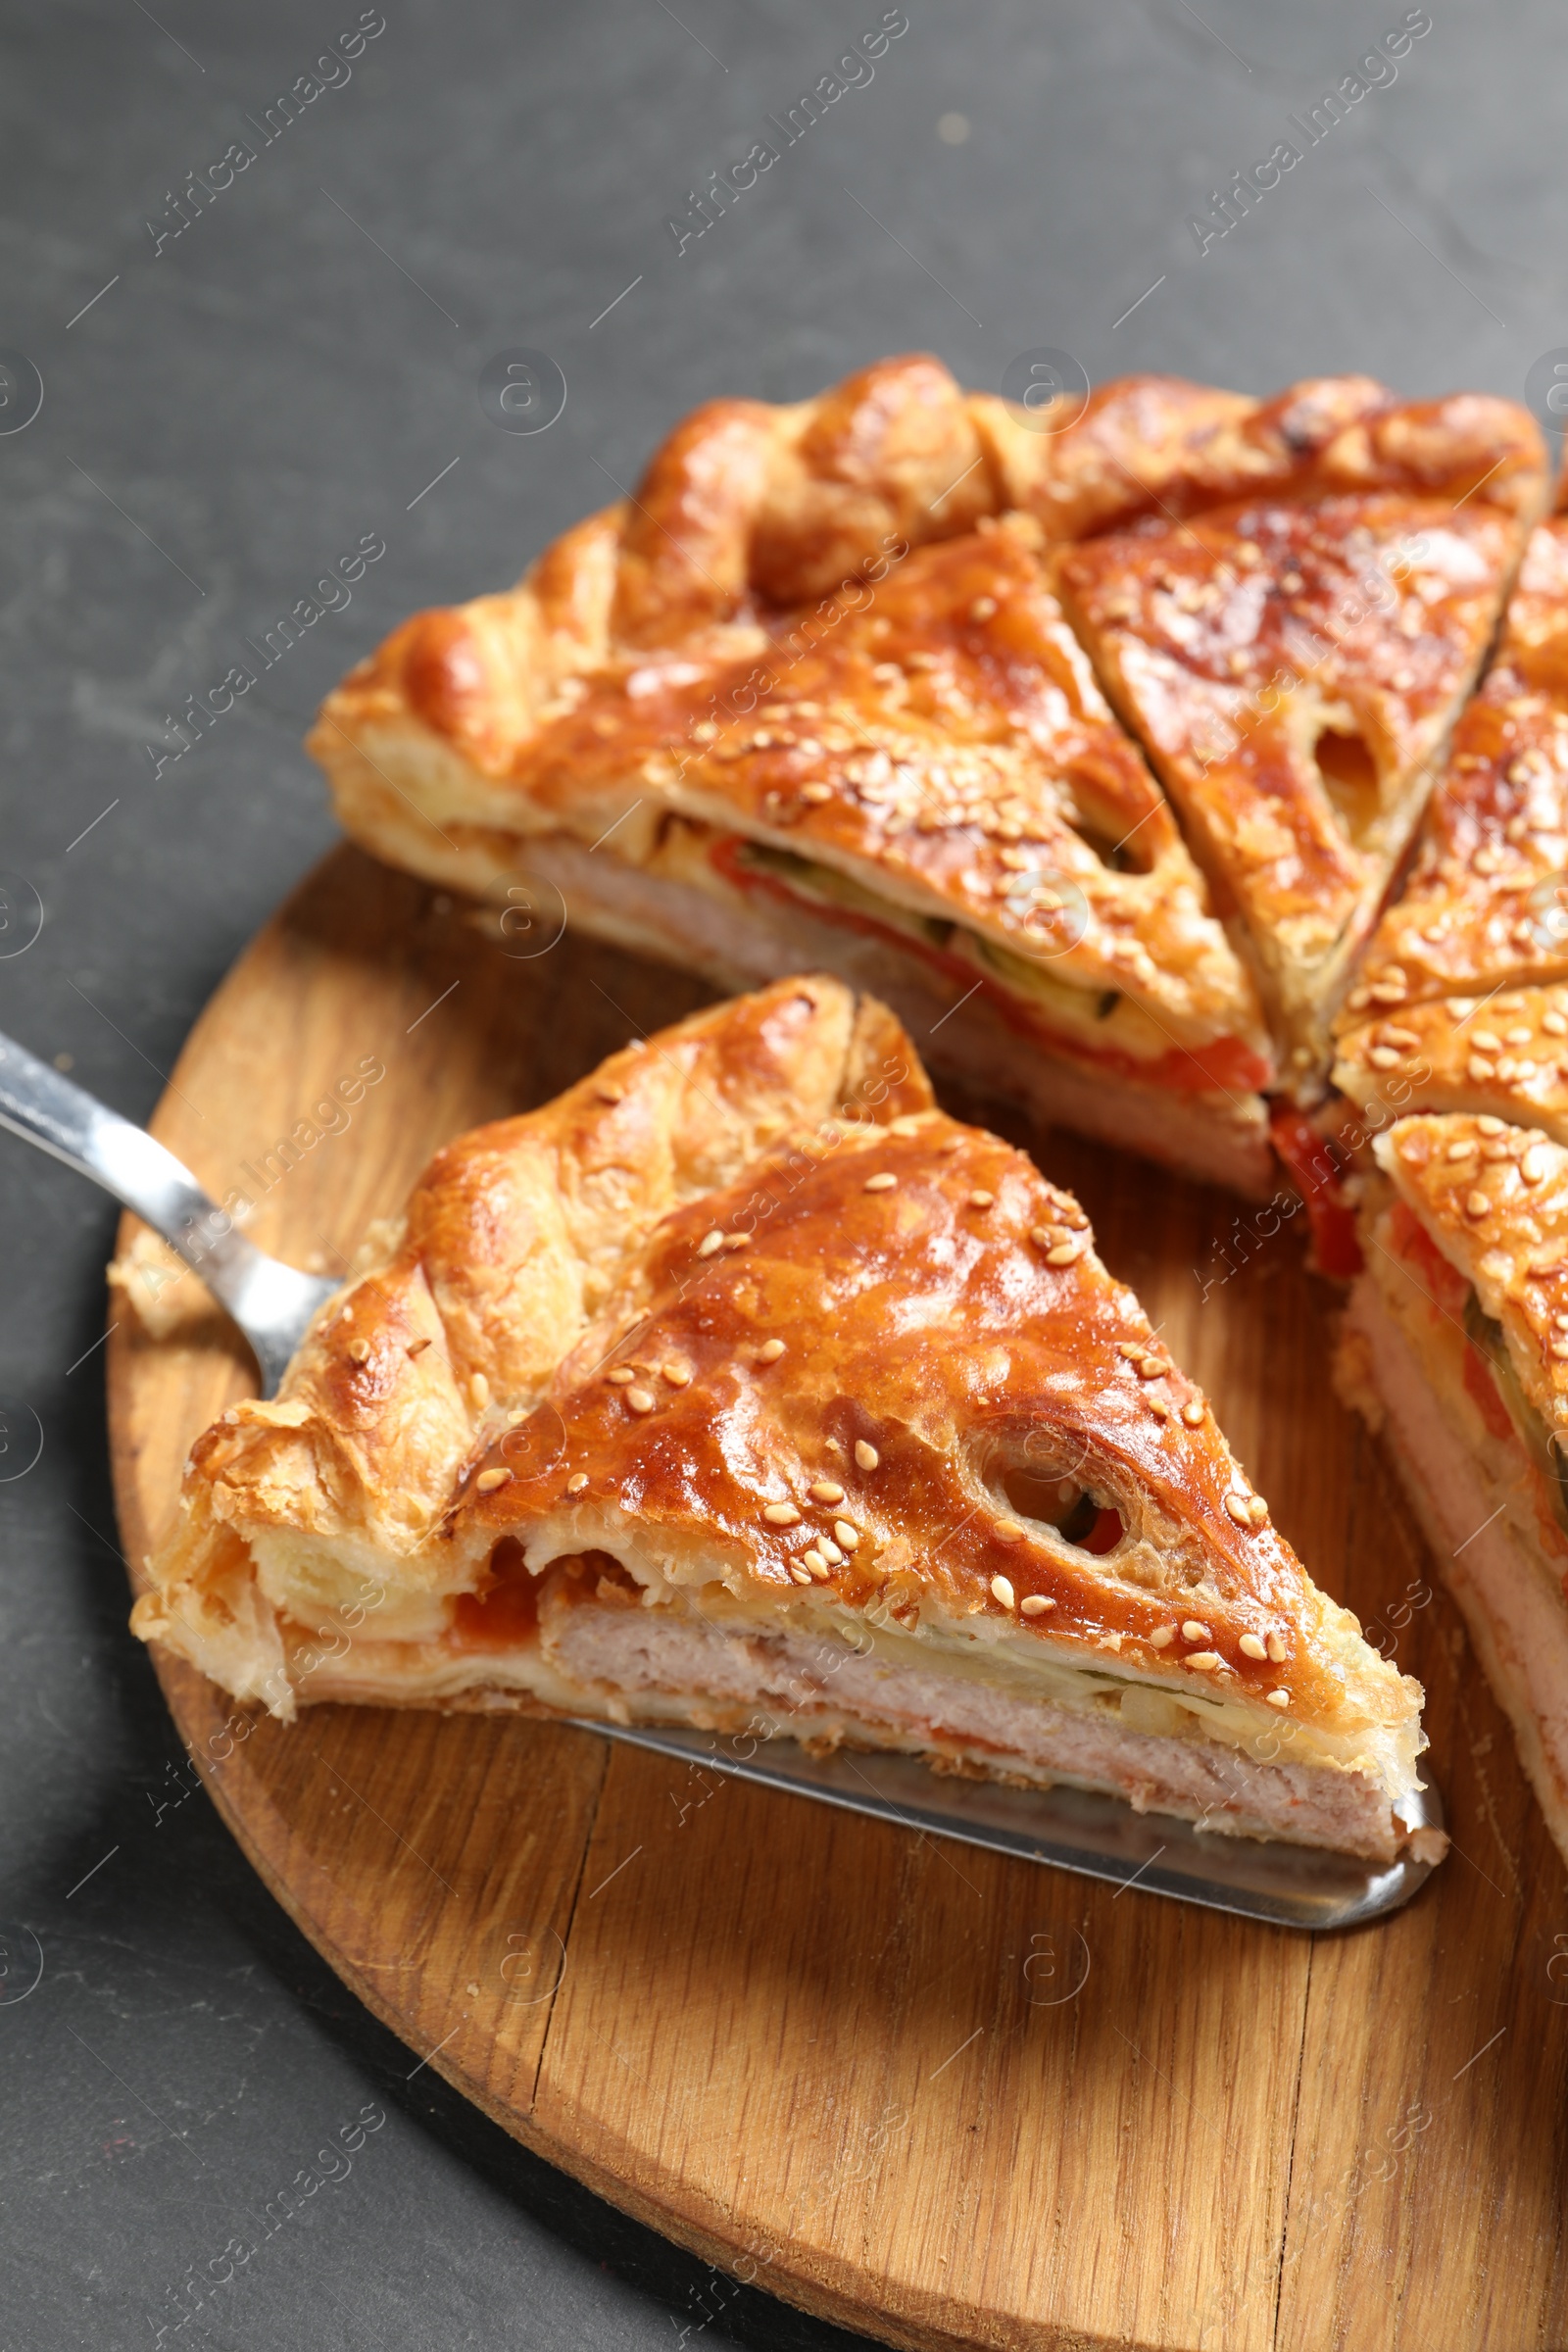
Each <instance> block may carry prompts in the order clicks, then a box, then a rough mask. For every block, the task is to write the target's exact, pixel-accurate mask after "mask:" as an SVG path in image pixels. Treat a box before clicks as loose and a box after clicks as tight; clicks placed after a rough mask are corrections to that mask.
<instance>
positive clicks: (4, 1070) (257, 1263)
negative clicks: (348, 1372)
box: [0, 1035, 338, 1397]
mask: <svg viewBox="0 0 1568 2352" xmlns="http://www.w3.org/2000/svg"><path fill="white" fill-rule="evenodd" d="M0 1127H9V1128H10V1130H11V1132H12V1134H13V1135H20V1136H21V1137H22V1138H23V1140H24V1142H25V1143H29V1144H36V1145H37V1147H38V1149H39V1151H40V1152H52V1153H53V1155H54V1157H55V1158H56V1159H63V1160H64V1161H65V1163H66V1165H67V1167H68V1168H74V1169H75V1170H76V1172H77V1174H78V1175H81V1176H90V1177H91V1178H92V1180H93V1182H94V1184H101V1185H102V1186H103V1188H104V1190H105V1192H106V1193H113V1194H114V1196H115V1199H116V1200H117V1201H123V1202H124V1204H125V1206H126V1207H127V1208H131V1209H134V1210H135V1212H136V1214H137V1216H138V1217H140V1218H141V1219H142V1221H143V1223H144V1224H147V1225H150V1226H151V1227H152V1229H153V1231H154V1232H155V1233H159V1234H162V1236H163V1238H164V1240H165V1241H166V1242H167V1243H168V1244H169V1246H170V1248H171V1249H172V1250H174V1251H176V1252H177V1254H178V1255H179V1256H180V1257H182V1258H183V1259H184V1261H185V1263H186V1265H187V1266H189V1267H190V1269H191V1271H192V1273H194V1274H199V1275H200V1276H201V1278H202V1280H203V1282H204V1283H205V1284H206V1285H207V1288H208V1289H209V1290H210V1291H211V1292H212V1294H213V1297H214V1298H215V1299H217V1300H218V1301H219V1304H220V1305H221V1306H224V1307H226V1308H227V1309H228V1312H229V1313H230V1314H231V1315H232V1316H233V1318H234V1321H235V1322H236V1323H237V1324H238V1325H239V1327H240V1330H241V1331H242V1332H243V1333H244V1334H245V1337H246V1338H247V1340H249V1342H250V1344H251V1348H252V1351H253V1353H254V1354H255V1357H256V1361H257V1365H258V1367H259V1369H260V1371H261V1375H262V1395H263V1396H264V1397H271V1396H273V1395H275V1394H276V1390H277V1384H278V1382H279V1381H280V1380H281V1379H282V1377H283V1373H284V1371H285V1369H286V1367H287V1365H288V1361H289V1358H290V1356H292V1355H293V1353H294V1351H295V1349H296V1348H298V1346H299V1344H300V1342H301V1340H302V1339H303V1338H304V1337H305V1329H306V1326H307V1324H308V1323H309V1322H310V1320H311V1317H312V1316H313V1315H314V1314H315V1313H316V1310H317V1308H318V1307H319V1306H320V1304H321V1303H322V1301H323V1300H324V1299H330V1298H331V1296H332V1293H333V1292H334V1291H335V1290H336V1289H337V1287H338V1286H337V1284H336V1283H335V1282H325V1281H323V1280H322V1279H321V1277H320V1276H319V1275H317V1274H301V1273H299V1272H298V1271H297V1270H296V1269H295V1268H294V1267H293V1266H285V1265H284V1264H283V1263H282V1262H281V1260H280V1259H278V1258H275V1257H269V1256H268V1255H267V1253H266V1251H265V1250H258V1249H257V1247H256V1244H255V1243H254V1242H248V1241H247V1240H246V1239H245V1236H244V1235H243V1234H242V1233H241V1232H240V1231H239V1229H238V1228H237V1226H236V1225H235V1223H234V1220H233V1219H232V1217H228V1216H225V1215H224V1213H223V1211H222V1210H221V1208H220V1207H219V1205H218V1203H217V1201H211V1200H209V1199H208V1197H207V1195H206V1194H205V1193H204V1192H203V1191H202V1188H201V1186H200V1185H199V1184H198V1183H197V1181H196V1179H195V1177H194V1176H193V1175H192V1174H191V1172H190V1170H189V1168H186V1167H182V1166H181V1164H180V1162H179V1161H178V1160H177V1159H176V1158H175V1157H174V1154H173V1153H172V1152H166V1151H165V1149H164V1147H163V1145H162V1144H160V1143H155V1142H154V1140H153V1138H152V1137H151V1136H150V1135H148V1134H147V1133H146V1131H145V1130H144V1129H143V1128H140V1127H134V1126H132V1124H131V1122H130V1120H129V1119H123V1118H122V1117H121V1116H120V1113H119V1112H118V1111H114V1110H108V1109H106V1108H105V1106H104V1104H103V1103H97V1102H94V1100H93V1098H92V1096H91V1095H89V1094H87V1093H85V1092H84V1091H83V1089H82V1088H81V1087H79V1086H73V1085H72V1083H71V1080H70V1079H69V1078H62V1076H61V1075H60V1072H59V1071H58V1070H52V1069H51V1068H50V1067H49V1065H48V1063H47V1062H43V1061H40V1060H39V1059H38V1057H37V1055H36V1054H29V1053H28V1052H27V1050H26V1048H25V1046H19V1045H18V1044H17V1043H16V1041H15V1040H14V1039H13V1038H9V1037H6V1036H4V1035H0Z"/></svg>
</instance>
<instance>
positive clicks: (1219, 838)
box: [1054, 396, 1545, 1102]
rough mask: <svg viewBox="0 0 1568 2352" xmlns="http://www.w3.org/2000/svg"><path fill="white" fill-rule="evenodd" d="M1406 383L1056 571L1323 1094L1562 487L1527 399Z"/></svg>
mask: <svg viewBox="0 0 1568 2352" xmlns="http://www.w3.org/2000/svg"><path fill="white" fill-rule="evenodd" d="M1385 398H1386V399H1387V400H1388V402H1389V405H1388V407H1387V408H1386V409H1384V410H1382V411H1381V412H1377V411H1374V412H1373V413H1372V414H1371V415H1370V416H1369V417H1366V418H1364V419H1363V420H1362V421H1361V422H1359V423H1358V424H1357V425H1355V426H1354V427H1353V428H1351V429H1349V430H1348V431H1347V432H1344V433H1342V434H1340V435H1339V436H1338V438H1337V439H1336V440H1334V441H1332V442H1330V443H1329V444H1328V445H1327V446H1326V447H1325V448H1324V449H1323V450H1322V451H1321V452H1320V454H1319V456H1318V458H1317V461H1316V463H1315V465H1314V466H1313V467H1312V468H1311V469H1310V472H1309V473H1307V474H1305V475H1303V477H1302V478H1300V479H1299V480H1298V481H1296V482H1294V483H1292V484H1290V485H1288V486H1287V487H1286V488H1285V489H1283V490H1276V489H1273V488H1269V489H1266V490H1263V491H1260V492H1257V493H1254V494H1252V495H1250V496H1249V497H1247V498H1245V499H1242V500H1237V501H1234V502H1232V503H1229V504H1226V505H1223V506H1215V507H1213V508H1211V509H1210V510H1209V511H1207V512H1206V513H1203V514H1201V515H1195V516H1193V517H1192V518H1190V519H1187V520H1182V519H1179V518H1176V517H1168V518H1167V517H1163V516H1160V517H1155V518H1153V519H1152V520H1148V521H1145V522H1142V523H1139V524H1138V525H1136V526H1135V527H1134V528H1132V529H1130V530H1122V531H1113V532H1107V533H1103V534H1102V535H1101V536H1099V537H1097V538H1095V539H1093V540H1091V541H1089V542H1088V543H1087V544H1085V545H1083V546H1081V547H1076V548H1072V549H1069V550H1067V551H1066V552H1065V553H1063V554H1062V555H1061V556H1060V557H1059V558H1058V560H1057V562H1056V565H1055V570H1054V579H1055V584H1056V586H1057V589H1058V593H1059V594H1060V595H1061V597H1062V600H1063V603H1064V606H1065V609H1066V611H1067V613H1068V616H1069V618H1070V619H1071V621H1072V623H1073V626H1074V627H1075V629H1076V630H1077V632H1078V634H1079V636H1080V638H1081V640H1082V642H1083V643H1084V645H1085V646H1086V648H1087V649H1088V651H1089V653H1090V654H1091V656H1092V658H1093V660H1094V662H1095V665H1096V668H1097V670H1098V672H1099V674H1100V677H1101V680H1102V682H1103V684H1104V686H1105V688H1106V690H1107V692H1108V694H1109V696H1110V698H1111V701H1112V703H1113V704H1114V706H1115V708H1116V710H1117V711H1118V712H1119V713H1120V715H1121V716H1122V717H1123V718H1124V719H1125V720H1126V722H1127V723H1128V725H1129V726H1130V727H1131V728H1132V729H1133V731H1134V732H1135V733H1136V734H1137V735H1138V736H1139V738H1140V739H1141V740H1142V742H1143V743H1144V745H1145V747H1146V749H1147V750H1148V752H1149V755H1150V757H1151V759H1152V761H1153V764H1154V767H1155V769H1156V772H1157V773H1158V775H1159V776H1160V778H1161V780H1162V782H1163V783H1164V784H1165V786H1166V788H1167V790H1168V791H1169V792H1170V794H1171V797H1172V799H1173V800H1174V801H1175V803H1176V806H1177V808H1178V809H1179V810H1180V812H1181V815H1182V819H1183V822H1184V824H1185V826H1186V828H1187V832H1188V837H1189V840H1190V841H1191V843H1192V846H1193V848H1194V850H1195V852H1196V854H1197V856H1198V858H1199V859H1200V862H1201V864H1202V865H1203V866H1204V868H1205V870H1206V871H1207V873H1208V876H1209V879H1210V882H1211V884H1212V885H1213V888H1214V891H1215V894H1216V900H1217V903H1218V904H1219V906H1220V907H1221V908H1222V910H1223V911H1225V912H1226V913H1227V914H1228V915H1229V916H1230V917H1231V918H1232V925H1233V935H1234V936H1235V938H1236V939H1237V941H1238V943H1239V945H1240V946H1241V947H1242V948H1243V950H1244V952H1245V953H1246V954H1247V956H1249V958H1250V961H1251V964H1252V967H1253V970H1254V972H1255V975H1256V977H1257V980H1258V984H1259V987H1260V990H1261V992H1262V996H1263V1000H1264V1005H1265V1008H1266V1010H1267V1013H1268V1016H1269V1020H1270V1024H1271V1027H1272V1029H1273V1031H1274V1035H1275V1038H1276V1041H1277V1044H1278V1046H1279V1048H1280V1050H1281V1053H1282V1056H1283V1061H1284V1068H1285V1075H1286V1079H1287V1082H1288V1085H1289V1089H1290V1091H1291V1092H1292V1093H1293V1094H1294V1095H1295V1096H1296V1097H1297V1099H1298V1100H1300V1101H1304V1102H1310V1101H1312V1100H1314V1099H1315V1098H1317V1097H1319V1096H1321V1094H1322V1092H1323V1088H1324V1083H1325V1079H1326V1074H1327V1065H1328V1059H1329V1022H1330V1019H1331V1016H1332V1014H1333V1012H1334V1009H1335V1006H1336V1005H1337V1003H1338V1001H1339V998H1340V995H1341V993H1342V991H1343V990H1344V989H1345V987H1346V985H1347V982H1348V977H1349V975H1350V972H1351V969H1352V965H1353V962H1354V958H1355V956H1356V953H1357V951H1358V949H1359V948H1360V946H1361V944H1362V942H1363V941H1364V940H1365V938H1366V935H1367V932H1368V930H1369V929H1370V928H1371V926H1372V924H1373V922H1374V921H1375V919H1376V916H1377V913H1378V909H1379V907H1380V906H1381V905H1382V903H1383V900H1384V897H1385V895H1386V893H1387V891H1388V889H1389V887H1390V884H1391V881H1392V880H1393V878H1394V876H1395V873H1396V871H1397V866H1398V863H1399V859H1400V858H1401V856H1402V855H1403V852H1404V850H1405V847H1406V844H1407V843H1408V841H1409V839H1410V837H1411V834H1412V833H1413V831H1414V829H1415V827H1416V825H1417V823H1418V821H1419V819H1420V816H1421V813H1422V810H1423V808H1424V807H1425V805H1426V801H1427V796H1428V794H1429V792H1430V790H1431V788H1432V784H1433V781H1434V778H1435V776H1436V775H1437V773H1438V772H1439V769H1440V766H1441V761H1442V758H1443V754H1444V750H1445V747H1446V741H1447V738H1448V734H1449V731H1450V729H1451V728H1452V726H1453V723H1454V720H1455V718H1456V716H1457V714H1458V712H1459V710H1460V708H1461V706H1462V704H1463V702H1464V698H1465V696H1466V695H1467V694H1468V693H1469V691H1470V688H1471V685H1472V683H1473V681H1474V679H1475V676H1476V672H1477V669H1478V667H1479V665H1480V663H1481V661H1482V658H1483V656H1484V654H1485V652H1486V650H1487V646H1488V644H1489V641H1490V640H1491V637H1492V635H1493V631H1494V628H1495V623H1496V619H1497V615H1498V613H1499V612H1500V610H1501V608H1502V604H1503V600H1504V598H1505V596H1506V594H1507V592H1508V588H1509V585H1510V583H1511V581H1512V579H1513V576H1514V572H1515V568H1516V566H1517V564H1518V563H1519V560H1520V556H1521V553H1522V550H1523V547H1524V543H1525V538H1526V534H1527V533H1528V531H1529V528H1530V526H1531V525H1532V524H1533V523H1534V521H1535V519H1536V517H1537V515H1539V513H1540V510H1541V506H1542V504H1543V503H1544V488H1545V473H1544V463H1543V453H1542V450H1541V443H1540V437H1539V434H1538V433H1537V432H1536V430H1535V427H1534V426H1533V424H1532V423H1531V421H1530V419H1529V417H1526V416H1525V414H1524V413H1523V411H1521V410H1518V409H1516V408H1514V407H1512V406H1511V405H1510V404H1508V403H1506V402H1502V401H1491V400H1480V399H1474V398H1455V399H1452V400H1448V401H1446V402H1439V403H1434V404H1431V405H1430V406H1426V407H1418V406H1416V405H1413V404H1412V405H1404V406H1398V405H1395V404H1394V403H1393V401H1392V397H1391V396H1385Z"/></svg>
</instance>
